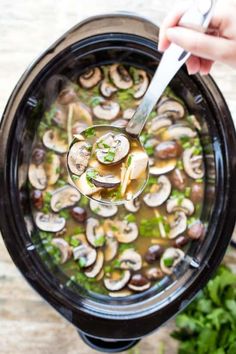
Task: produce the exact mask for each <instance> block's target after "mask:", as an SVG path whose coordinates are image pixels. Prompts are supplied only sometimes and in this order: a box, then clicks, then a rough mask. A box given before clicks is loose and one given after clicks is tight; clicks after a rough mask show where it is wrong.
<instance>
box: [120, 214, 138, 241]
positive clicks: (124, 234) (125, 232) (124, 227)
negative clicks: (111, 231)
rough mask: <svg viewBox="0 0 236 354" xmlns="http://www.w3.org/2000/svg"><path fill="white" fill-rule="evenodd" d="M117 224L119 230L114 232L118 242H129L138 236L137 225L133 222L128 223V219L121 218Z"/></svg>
mask: <svg viewBox="0 0 236 354" xmlns="http://www.w3.org/2000/svg"><path fill="white" fill-rule="evenodd" d="M117 226H118V228H119V231H117V232H116V234H115V236H116V238H117V240H118V241H119V242H122V243H130V242H133V241H134V240H136V238H137V237H138V227H137V225H136V224H135V223H134V222H130V223H128V221H126V220H123V221H120V222H118V223H117Z"/></svg>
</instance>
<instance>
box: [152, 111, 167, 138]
mask: <svg viewBox="0 0 236 354" xmlns="http://www.w3.org/2000/svg"><path fill="white" fill-rule="evenodd" d="M171 124H172V120H171V119H170V118H169V117H168V116H167V115H161V116H157V117H155V118H153V119H152V120H151V122H150V126H149V132H150V133H153V134H155V133H158V132H159V131H160V130H161V129H164V128H167V127H169V126H171Z"/></svg>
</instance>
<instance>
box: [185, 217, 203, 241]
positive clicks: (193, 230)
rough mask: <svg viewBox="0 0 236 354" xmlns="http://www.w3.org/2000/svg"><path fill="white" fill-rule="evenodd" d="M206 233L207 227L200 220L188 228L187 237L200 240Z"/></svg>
mask: <svg viewBox="0 0 236 354" xmlns="http://www.w3.org/2000/svg"><path fill="white" fill-rule="evenodd" d="M204 231H205V227H204V225H203V223H202V222H201V221H200V220H196V221H194V222H193V223H191V224H190V225H189V226H188V231H187V235H188V237H190V238H191V239H192V240H198V239H199V238H200V237H201V236H202V235H203V234H204Z"/></svg>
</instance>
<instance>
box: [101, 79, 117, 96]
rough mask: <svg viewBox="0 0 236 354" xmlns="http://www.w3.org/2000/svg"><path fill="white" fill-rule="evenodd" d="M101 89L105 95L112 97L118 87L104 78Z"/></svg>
mask: <svg viewBox="0 0 236 354" xmlns="http://www.w3.org/2000/svg"><path fill="white" fill-rule="evenodd" d="M100 91H101V94H102V95H103V96H104V97H106V98H110V97H111V96H112V95H113V93H115V92H116V91H117V88H116V87H115V86H114V85H112V84H111V83H110V82H107V81H106V80H103V81H102V82H101V85H100Z"/></svg>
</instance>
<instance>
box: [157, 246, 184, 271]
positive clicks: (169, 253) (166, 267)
mask: <svg viewBox="0 0 236 354" xmlns="http://www.w3.org/2000/svg"><path fill="white" fill-rule="evenodd" d="M183 258H184V252H183V251H182V250H180V249H179V248H174V247H170V248H167V249H166V250H165V252H164V254H163V256H162V257H161V261H160V266H161V270H162V271H163V272H164V273H165V274H168V275H170V274H172V273H173V270H174V268H175V267H176V265H177V264H178V263H179V262H180V261H181V260H182V259H183Z"/></svg>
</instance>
